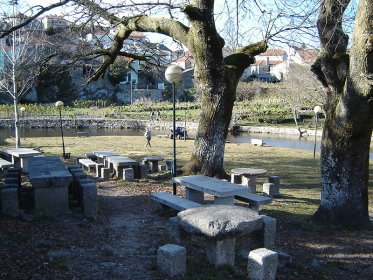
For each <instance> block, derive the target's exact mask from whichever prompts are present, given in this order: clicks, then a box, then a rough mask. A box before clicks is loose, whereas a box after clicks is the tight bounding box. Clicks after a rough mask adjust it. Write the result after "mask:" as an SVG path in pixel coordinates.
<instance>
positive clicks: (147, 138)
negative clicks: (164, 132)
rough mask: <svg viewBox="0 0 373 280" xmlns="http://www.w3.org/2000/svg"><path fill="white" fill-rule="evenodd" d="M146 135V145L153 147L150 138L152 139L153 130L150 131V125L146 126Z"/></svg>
mask: <svg viewBox="0 0 373 280" xmlns="http://www.w3.org/2000/svg"><path fill="white" fill-rule="evenodd" d="M144 136H145V138H146V145H145V147H147V146H149V147H151V146H152V145H150V140H151V139H152V132H151V131H150V128H148V127H147V128H146V130H145V133H144Z"/></svg>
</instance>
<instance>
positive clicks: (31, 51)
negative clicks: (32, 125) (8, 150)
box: [0, 1, 45, 148]
mask: <svg viewBox="0 0 373 280" xmlns="http://www.w3.org/2000/svg"><path fill="white" fill-rule="evenodd" d="M25 19H26V17H25V16H24V15H22V14H19V13H18V12H17V1H13V13H12V15H11V16H8V17H4V18H3V24H4V25H10V26H11V27H13V26H16V25H19V24H20V23H22V21H23V20H25ZM41 30H42V27H41V24H40V22H38V21H34V22H33V23H32V24H29V25H27V27H23V28H20V29H16V30H13V31H12V32H11V33H10V34H9V35H8V36H7V37H5V38H4V39H3V40H2V41H1V45H0V51H1V52H2V56H3V58H4V64H3V65H2V67H1V69H0V92H3V93H5V94H8V96H9V97H10V98H11V99H12V101H13V104H14V121H15V138H16V148H18V147H19V146H20V134H19V110H18V103H19V101H20V99H21V98H22V96H24V95H25V94H26V93H28V92H29V90H30V89H31V87H32V86H33V85H34V82H35V78H36V77H37V73H38V69H39V66H38V62H39V59H40V57H41V54H42V53H43V51H44V46H45V43H44V41H45V38H44V35H43V33H42V32H41Z"/></svg>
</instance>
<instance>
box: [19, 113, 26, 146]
mask: <svg viewBox="0 0 373 280" xmlns="http://www.w3.org/2000/svg"><path fill="white" fill-rule="evenodd" d="M19 110H20V111H21V118H22V125H23V126H22V134H23V140H25V118H24V113H25V111H26V108H25V107H23V106H22V107H21V108H19Z"/></svg>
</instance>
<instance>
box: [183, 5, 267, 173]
mask: <svg viewBox="0 0 373 280" xmlns="http://www.w3.org/2000/svg"><path fill="white" fill-rule="evenodd" d="M213 6H214V1H212V0H194V1H192V5H190V6H187V7H186V9H185V10H186V11H185V12H186V14H187V16H188V17H189V20H190V21H191V22H192V24H191V27H190V31H189V36H190V37H189V40H188V41H189V45H188V46H189V47H190V50H191V51H192V53H193V55H194V59H195V70H194V76H195V80H196V82H197V83H196V84H197V85H196V89H197V92H198V93H199V94H200V95H201V98H202V105H201V106H202V108H201V109H202V110H201V115H200V118H199V125H198V130H197V135H196V141H195V143H194V151H193V153H192V157H191V160H190V161H189V162H188V163H187V164H186V165H185V166H184V167H183V168H182V171H183V173H184V174H191V173H201V174H205V175H208V176H214V177H219V178H223V177H226V173H225V171H224V166H223V163H224V148H225V141H226V137H227V134H228V126H229V123H230V120H231V116H232V110H233V105H234V101H235V98H236V88H237V84H238V81H239V79H240V77H241V76H242V73H243V71H244V69H246V68H247V67H248V66H249V65H250V64H251V63H253V62H254V56H255V55H256V54H259V53H261V52H263V51H265V50H266V48H267V44H266V43H265V42H260V43H256V44H253V45H250V46H247V47H244V48H242V49H239V50H237V51H236V52H235V53H234V54H232V55H230V56H228V57H226V58H224V57H223V47H224V40H223V39H222V38H221V37H220V36H219V34H218V33H217V31H216V28H215V21H214V16H213V13H212V12H211V11H213V10H214V7H213Z"/></svg>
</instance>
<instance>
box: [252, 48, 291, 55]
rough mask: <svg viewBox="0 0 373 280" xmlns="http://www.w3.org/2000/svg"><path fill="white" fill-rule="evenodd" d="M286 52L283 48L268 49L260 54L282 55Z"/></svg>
mask: <svg viewBox="0 0 373 280" xmlns="http://www.w3.org/2000/svg"><path fill="white" fill-rule="evenodd" d="M284 54H286V51H284V50H282V49H268V50H266V51H265V52H264V53H261V54H259V56H282V55H284Z"/></svg>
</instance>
